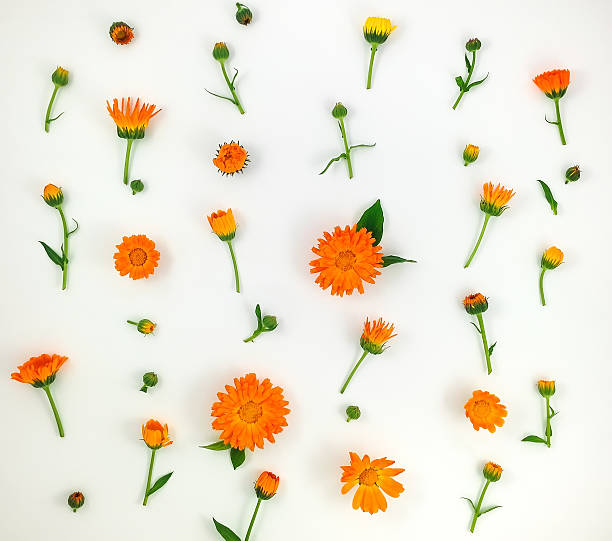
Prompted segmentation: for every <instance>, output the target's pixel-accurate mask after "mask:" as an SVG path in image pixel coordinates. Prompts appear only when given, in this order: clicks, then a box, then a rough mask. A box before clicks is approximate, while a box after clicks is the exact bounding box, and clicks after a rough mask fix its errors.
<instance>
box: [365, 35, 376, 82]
mask: <svg viewBox="0 0 612 541" xmlns="http://www.w3.org/2000/svg"><path fill="white" fill-rule="evenodd" d="M377 48H378V44H377V43H372V54H370V67H369V68H368V84H367V85H366V89H368V90H369V89H370V88H372V67H373V66H374V55H375V54H376V49H377Z"/></svg>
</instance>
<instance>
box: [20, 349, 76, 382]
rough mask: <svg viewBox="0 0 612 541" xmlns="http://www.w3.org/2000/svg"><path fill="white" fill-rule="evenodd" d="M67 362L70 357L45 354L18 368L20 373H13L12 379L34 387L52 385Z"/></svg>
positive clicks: (32, 358)
mask: <svg viewBox="0 0 612 541" xmlns="http://www.w3.org/2000/svg"><path fill="white" fill-rule="evenodd" d="M67 360H68V357H62V356H61V355H56V354H55V353H54V354H53V355H47V354H46V353H43V354H42V355H40V356H38V357H31V358H30V360H29V361H26V362H25V363H23V364H22V365H21V366H18V367H17V370H19V372H13V373H12V374H11V379H14V380H15V381H19V382H21V383H29V384H30V385H33V386H34V387H44V386H46V385H51V383H53V381H54V380H55V375H56V374H57V372H58V370H59V369H60V368H61V366H62V365H63V364H64V363H65V362H66V361H67Z"/></svg>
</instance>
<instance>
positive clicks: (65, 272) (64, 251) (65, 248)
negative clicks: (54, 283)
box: [57, 206, 69, 290]
mask: <svg viewBox="0 0 612 541" xmlns="http://www.w3.org/2000/svg"><path fill="white" fill-rule="evenodd" d="M57 210H58V212H59V215H60V218H61V219H62V228H63V230H64V244H63V245H62V257H63V259H64V260H63V267H62V290H64V289H66V281H67V280H68V236H69V233H68V226H67V225H66V217H65V216H64V211H63V210H62V207H61V206H60V207H57Z"/></svg>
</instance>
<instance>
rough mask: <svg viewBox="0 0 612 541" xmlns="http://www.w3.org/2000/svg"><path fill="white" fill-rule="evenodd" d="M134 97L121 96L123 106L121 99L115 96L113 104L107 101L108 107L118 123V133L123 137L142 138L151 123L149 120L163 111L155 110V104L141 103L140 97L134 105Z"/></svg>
mask: <svg viewBox="0 0 612 541" xmlns="http://www.w3.org/2000/svg"><path fill="white" fill-rule="evenodd" d="M131 100H132V98H128V99H127V100H126V99H125V98H121V107H119V100H118V99H117V98H115V99H114V100H113V105H112V107H111V104H110V103H109V102H108V101H107V102H106V107H107V109H108V113H109V114H110V116H111V118H112V119H113V120H114V121H115V124H116V125H117V135H118V136H119V137H121V138H122V139H142V138H143V137H144V136H145V130H146V128H147V126H148V125H149V121H150V120H151V119H152V118H153V117H154V116H155V115H156V114H157V113H159V112H160V111H161V109H158V110H157V111H156V110H155V105H153V104H149V103H143V104H142V105H141V104H140V98H138V99H137V100H136V103H134V106H133V107H132V103H131Z"/></svg>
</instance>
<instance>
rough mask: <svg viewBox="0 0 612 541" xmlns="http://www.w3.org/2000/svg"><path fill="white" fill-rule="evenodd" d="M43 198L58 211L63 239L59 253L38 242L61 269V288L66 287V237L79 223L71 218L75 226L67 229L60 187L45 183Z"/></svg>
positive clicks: (74, 230) (62, 194)
mask: <svg viewBox="0 0 612 541" xmlns="http://www.w3.org/2000/svg"><path fill="white" fill-rule="evenodd" d="M42 197H43V199H44V201H45V203H47V205H49V206H50V207H53V208H54V209H56V210H57V212H59V215H60V219H61V221H62V232H63V236H64V241H63V242H62V245H61V247H60V251H61V252H62V253H61V255H60V254H58V253H57V252H56V251H55V250H54V249H53V248H51V246H49V245H48V244H47V243H45V242H43V241H42V240H39V241H38V242H40V244H42V247H43V248H44V250H45V253H46V254H47V256H48V257H49V259H50V260H51V261H53V263H55V264H56V265H57V266H58V267H59V268H60V269H62V290H64V289H66V285H67V280H68V239H69V237H70V235H72V234H73V233H74V232H76V230H77V229H78V228H79V223H78V222H77V221H76V220H75V219H74V218H73V219H72V220H73V222H74V223H75V224H76V227H75V228H74V229H73V230H72V231H69V230H68V224H67V223H66V216H64V210H63V209H62V203H63V202H64V193H63V192H62V189H61V188H58V187H57V186H55V185H54V184H47V185H46V186H45V189H44V190H43V196H42Z"/></svg>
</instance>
